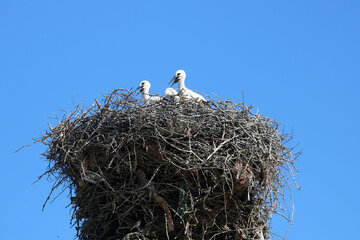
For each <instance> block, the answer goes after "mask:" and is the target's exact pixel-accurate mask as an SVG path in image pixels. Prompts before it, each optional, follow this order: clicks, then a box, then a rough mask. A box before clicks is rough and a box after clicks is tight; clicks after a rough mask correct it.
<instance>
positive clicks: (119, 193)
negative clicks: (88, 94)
mask: <svg viewBox="0 0 360 240" xmlns="http://www.w3.org/2000/svg"><path fill="white" fill-rule="evenodd" d="M132 94H133V93H131V92H129V91H127V90H118V91H114V92H113V93H112V94H110V95H108V96H105V99H104V100H103V102H102V103H101V104H100V103H98V102H97V101H96V104H94V105H93V106H92V107H91V108H89V109H86V110H83V109H79V108H78V109H76V110H75V111H74V112H72V113H71V114H70V115H69V116H67V117H65V118H64V119H63V120H62V121H61V122H60V124H59V125H57V126H56V127H54V128H50V131H48V132H47V133H46V135H45V136H44V137H43V138H41V139H39V141H40V142H42V143H44V144H46V145H47V146H48V151H47V152H46V153H44V155H45V157H46V158H47V159H48V161H49V166H48V169H47V171H46V172H45V173H44V174H43V175H42V176H48V177H49V176H53V179H55V183H54V186H53V189H52V192H53V190H54V189H56V188H57V187H59V186H61V185H62V186H65V188H68V189H70V194H71V206H72V208H73V216H72V221H73V223H74V225H75V226H76V227H77V237H78V238H79V239H81V240H83V239H84V240H85V239H238V240H239V239H269V237H270V230H269V219H270V217H271V214H272V213H275V212H276V211H277V210H278V209H279V201H280V199H281V198H283V197H284V195H283V192H284V187H285V186H287V185H288V181H289V178H290V180H292V179H291V177H292V176H293V173H292V170H293V169H294V168H293V167H294V166H293V162H294V159H295V157H294V156H293V154H292V149H289V148H287V147H286V146H285V143H286V141H287V140H288V139H289V136H286V135H285V134H281V133H280V132H279V131H278V124H277V123H276V122H274V121H271V120H269V119H267V118H265V117H263V116H261V115H257V114H253V113H252V112H251V111H250V108H248V107H246V106H245V105H244V104H235V103H233V102H231V101H222V100H220V101H209V102H206V103H193V102H183V103H181V104H176V103H173V102H166V101H163V102H159V103H156V104H153V105H150V106H143V105H142V104H141V103H140V102H139V101H138V100H137V99H135V98H133V96H132ZM49 197H50V196H49Z"/></svg>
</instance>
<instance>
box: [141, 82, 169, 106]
mask: <svg viewBox="0 0 360 240" xmlns="http://www.w3.org/2000/svg"><path fill="white" fill-rule="evenodd" d="M150 87H151V84H150V83H149V82H148V81H146V80H144V81H142V82H141V83H140V85H139V87H138V88H136V89H135V91H136V90H138V89H140V92H141V93H142V99H143V102H144V103H145V104H146V105H149V104H152V103H155V102H158V101H160V100H161V99H163V98H162V97H161V96H151V95H150V94H149V89H150Z"/></svg>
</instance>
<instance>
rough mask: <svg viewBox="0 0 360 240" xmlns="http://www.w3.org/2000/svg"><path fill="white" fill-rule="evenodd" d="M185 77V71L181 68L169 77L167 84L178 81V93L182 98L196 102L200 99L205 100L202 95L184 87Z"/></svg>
mask: <svg viewBox="0 0 360 240" xmlns="http://www.w3.org/2000/svg"><path fill="white" fill-rule="evenodd" d="M185 78H186V73H185V72H184V71H183V70H177V71H176V73H175V76H174V77H173V78H172V79H171V81H170V82H169V84H171V86H172V85H174V84H175V83H179V84H178V90H179V95H180V96H181V97H183V98H186V99H194V100H196V101H198V102H201V101H204V102H206V99H205V98H204V97H203V96H201V95H200V94H198V93H196V92H194V91H192V90H190V89H187V88H186V87H185Z"/></svg>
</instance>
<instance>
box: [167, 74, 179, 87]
mask: <svg viewBox="0 0 360 240" xmlns="http://www.w3.org/2000/svg"><path fill="white" fill-rule="evenodd" d="M178 81H179V79H178V78H177V77H176V76H174V77H173V78H172V79H171V81H170V82H169V84H171V85H170V86H172V85H174V84H175V83H177V82H178Z"/></svg>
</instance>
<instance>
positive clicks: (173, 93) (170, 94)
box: [165, 88, 180, 103]
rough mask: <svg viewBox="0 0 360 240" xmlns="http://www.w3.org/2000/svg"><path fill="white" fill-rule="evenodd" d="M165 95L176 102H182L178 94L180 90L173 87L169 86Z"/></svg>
mask: <svg viewBox="0 0 360 240" xmlns="http://www.w3.org/2000/svg"><path fill="white" fill-rule="evenodd" d="M165 97H167V98H169V99H171V100H172V101H174V102H176V103H178V102H180V97H179V96H178V92H177V91H176V90H175V89H173V88H167V89H166V90H165Z"/></svg>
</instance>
